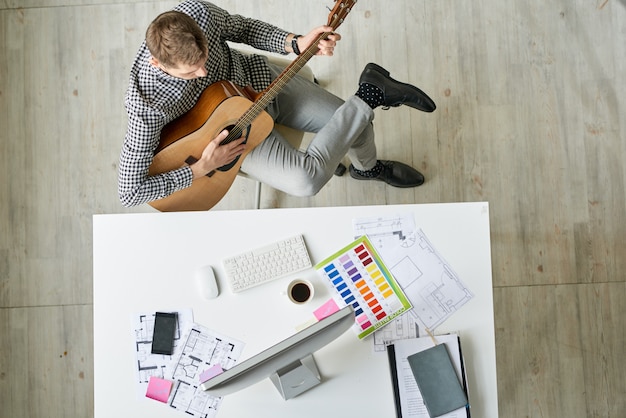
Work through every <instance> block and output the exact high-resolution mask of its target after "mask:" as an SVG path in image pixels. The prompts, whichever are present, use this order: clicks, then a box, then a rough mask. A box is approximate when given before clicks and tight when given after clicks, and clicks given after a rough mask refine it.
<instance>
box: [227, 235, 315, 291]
mask: <svg viewBox="0 0 626 418" xmlns="http://www.w3.org/2000/svg"><path fill="white" fill-rule="evenodd" d="M222 263H223V264H224V268H225V269H226V275H227V276H228V281H229V282H230V288H231V290H232V291H233V292H235V293H238V292H242V291H244V290H247V289H250V288H251V287H255V286H258V285H260V284H263V283H267V282H269V281H272V280H276V279H279V278H281V277H284V276H287V275H288V274H292V273H297V272H299V271H302V270H305V269H307V268H309V267H311V258H310V257H309V252H308V251H307V249H306V245H305V244H304V238H303V237H302V235H296V236H293V237H290V238H286V239H283V240H280V241H276V242H273V243H271V244H267V245H264V246H262V247H259V248H255V249H253V250H250V251H247V252H245V253H241V254H238V255H235V256H233V257H228V258H225V259H224V260H222Z"/></svg>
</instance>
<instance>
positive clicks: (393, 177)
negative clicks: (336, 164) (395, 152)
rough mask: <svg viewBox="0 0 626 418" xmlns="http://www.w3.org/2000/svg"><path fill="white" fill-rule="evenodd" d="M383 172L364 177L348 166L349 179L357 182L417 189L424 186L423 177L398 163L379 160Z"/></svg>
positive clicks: (351, 166) (411, 168)
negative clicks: (370, 181)
mask: <svg viewBox="0 0 626 418" xmlns="http://www.w3.org/2000/svg"><path fill="white" fill-rule="evenodd" d="M379 161H380V162H381V163H382V164H383V167H384V168H383V170H382V171H381V172H380V174H378V176H376V177H366V176H362V175H360V174H358V173H357V172H356V171H355V170H354V166H353V165H352V164H350V170H349V171H350V177H352V178H354V179H357V180H378V181H384V182H385V183H387V184H389V185H391V186H394V187H402V188H407V187H417V186H421V185H422V184H424V176H423V175H422V173H420V172H419V171H417V170H416V169H414V168H413V167H411V166H408V165H406V164H404V163H400V162H398V161H387V160H379Z"/></svg>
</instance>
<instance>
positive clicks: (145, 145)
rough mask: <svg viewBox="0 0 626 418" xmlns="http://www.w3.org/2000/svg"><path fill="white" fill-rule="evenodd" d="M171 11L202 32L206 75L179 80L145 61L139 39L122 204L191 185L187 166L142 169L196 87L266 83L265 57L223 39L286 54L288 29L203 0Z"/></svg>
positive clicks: (145, 53)
mask: <svg viewBox="0 0 626 418" xmlns="http://www.w3.org/2000/svg"><path fill="white" fill-rule="evenodd" d="M174 10H179V11H181V12H184V13H186V14H188V15H189V16H191V17H193V18H194V20H196V22H198V24H199V26H200V28H201V29H202V30H203V31H204V33H205V34H206V37H207V40H208V43H209V59H208V60H207V62H206V64H205V68H206V71H207V76H206V77H201V78H196V79H193V80H183V79H179V78H175V77H172V76H170V75H169V74H167V73H165V72H163V71H162V70H160V69H158V68H156V67H154V66H152V65H150V63H149V59H150V57H151V54H150V52H149V50H148V48H147V47H146V43H145V41H144V42H143V43H142V44H141V47H140V48H139V52H138V53H137V56H136V57H135V61H134V63H133V66H132V69H131V73H130V82H129V85H128V90H127V92H126V101H125V103H126V111H127V112H128V130H127V132H126V137H125V139H124V143H123V146H122V151H121V155H120V164H119V177H118V192H119V197H120V201H121V202H122V204H123V205H124V206H134V205H139V204H142V203H147V202H150V201H153V200H156V199H160V198H163V197H166V196H168V195H170V194H172V193H174V192H175V191H178V190H181V189H184V188H186V187H189V186H190V185H191V181H192V172H191V169H190V168H189V167H188V166H183V167H181V168H179V169H176V170H172V171H169V172H166V173H162V174H158V175H154V176H149V175H148V168H149V167H150V164H151V163H152V159H153V156H154V152H155V150H156V148H157V146H158V144H159V139H160V134H161V129H162V128H163V127H164V126H165V125H166V124H167V123H168V122H170V121H172V120H174V119H176V118H177V117H178V116H180V115H182V114H184V113H186V112H187V111H188V110H190V109H191V108H192V107H193V106H194V104H195V103H196V102H197V100H198V98H199V97H200V94H201V93H202V91H203V90H204V89H205V88H206V87H207V86H209V85H210V84H212V83H215V82H216V81H220V80H230V81H232V82H234V83H235V84H237V85H240V86H248V85H251V86H252V87H253V88H254V89H255V90H257V91H262V90H264V89H265V88H266V87H267V86H268V85H269V84H270V82H271V75H270V71H269V68H268V67H267V63H266V61H265V60H264V59H263V58H262V57H261V56H259V55H243V54H241V53H240V52H238V51H236V50H233V49H230V48H229V46H228V44H227V41H228V42H233V43H242V44H247V45H250V46H252V47H254V48H256V49H260V50H264V51H269V52H276V53H280V54H286V53H287V52H286V51H285V39H286V37H287V35H288V34H289V32H287V31H284V30H282V29H279V28H277V27H275V26H272V25H270V24H267V23H264V22H261V21H259V20H255V19H249V18H245V17H242V16H239V15H231V14H229V13H228V12H227V11H225V10H223V9H221V8H219V7H217V6H215V5H213V4H211V3H207V2H203V1H199V0H188V1H185V2H183V3H181V4H179V5H178V6H177V7H175V8H174Z"/></svg>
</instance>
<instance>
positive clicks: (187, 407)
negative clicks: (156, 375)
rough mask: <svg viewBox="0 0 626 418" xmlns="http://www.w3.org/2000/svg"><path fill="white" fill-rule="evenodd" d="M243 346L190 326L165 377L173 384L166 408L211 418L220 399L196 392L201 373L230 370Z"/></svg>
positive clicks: (203, 329)
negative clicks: (215, 367) (215, 369)
mask: <svg viewBox="0 0 626 418" xmlns="http://www.w3.org/2000/svg"><path fill="white" fill-rule="evenodd" d="M243 347H244V343H242V342H241V341H237V340H234V339H232V338H229V337H227V336H225V335H221V334H218V333H216V332H214V331H212V330H210V329H208V328H207V327H204V326H202V325H199V324H193V325H192V326H191V327H190V328H189V330H188V332H187V333H186V334H185V336H184V337H183V339H182V344H181V351H180V354H179V356H178V358H177V359H176V361H175V362H174V363H173V365H172V367H171V369H168V370H169V371H168V374H167V375H166V378H167V379H170V380H172V381H174V387H173V388H172V393H171V395H170V399H169V405H170V406H171V407H172V408H175V409H176V410H178V411H180V412H183V413H185V414H186V415H188V416H192V417H200V418H210V417H214V416H215V415H216V414H217V411H218V409H219V405H220V404H221V400H222V399H221V398H214V397H211V396H209V395H208V394H207V393H206V392H204V391H202V390H201V389H199V386H200V384H201V383H202V382H201V381H200V374H202V373H203V372H204V371H206V370H207V369H210V368H211V367H213V366H215V365H220V366H221V367H222V369H224V370H227V369H229V368H231V367H232V366H234V365H235V363H236V362H237V360H238V359H239V356H240V355H241V353H242V351H243Z"/></svg>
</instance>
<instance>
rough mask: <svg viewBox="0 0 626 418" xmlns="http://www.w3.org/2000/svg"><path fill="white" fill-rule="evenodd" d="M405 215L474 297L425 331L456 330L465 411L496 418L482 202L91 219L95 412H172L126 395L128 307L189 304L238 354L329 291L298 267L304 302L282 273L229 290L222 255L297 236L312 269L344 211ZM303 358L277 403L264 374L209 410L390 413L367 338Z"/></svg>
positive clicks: (378, 358)
mask: <svg viewBox="0 0 626 418" xmlns="http://www.w3.org/2000/svg"><path fill="white" fill-rule="evenodd" d="M407 212H411V213H413V214H414V215H415V222H416V224H417V227H419V228H421V229H422V230H424V232H425V233H426V235H427V236H428V238H429V239H430V241H431V242H432V244H433V245H434V246H435V247H436V248H437V249H438V250H439V252H440V253H441V254H442V255H443V257H444V258H445V259H446V260H447V261H448V262H449V263H450V264H451V266H452V267H453V268H454V269H455V271H456V272H457V273H458V275H459V276H460V277H461V279H462V280H463V281H464V282H465V283H466V285H467V286H468V287H469V288H470V289H471V290H472V291H473V292H474V294H475V297H474V298H473V299H472V300H471V301H470V302H469V303H468V304H466V305H465V306H464V307H462V309H461V312H458V313H456V314H455V315H453V316H452V317H451V318H449V319H448V320H447V321H446V322H444V323H443V324H442V325H441V326H439V327H438V328H437V330H436V331H437V333H444V332H446V331H457V330H458V331H460V332H461V341H462V344H463V351H464V357H465V360H466V364H467V371H468V377H469V389H470V402H471V405H472V414H473V416H477V417H496V416H497V415H498V404H497V382H496V361H495V338H494V324H493V296H492V285H491V252H490V251H491V250H490V239H489V206H488V204H487V203H484V202H481V203H458V204H457V203H455V204H428V205H389V206H359V207H337V208H304V209H269V210H252V211H213V212H192V213H151V214H128V215H96V216H94V222H93V232H94V374H95V381H94V390H95V393H94V398H95V399H94V401H95V417H96V418H103V417H112V416H120V415H123V416H151V417H172V418H175V417H177V416H182V415H181V413H180V412H176V411H174V410H172V409H171V408H168V407H166V406H164V405H163V404H160V403H158V402H156V401H152V400H148V399H145V400H144V399H138V398H137V394H136V392H137V391H136V388H135V374H134V369H133V363H134V361H135V359H134V352H133V350H132V344H133V340H132V333H131V319H130V318H131V316H132V315H133V314H136V313H138V312H150V311H156V310H178V309H182V308H192V309H193V315H194V321H195V322H197V323H200V324H202V325H204V326H206V327H208V328H210V329H213V330H215V331H217V332H219V333H222V334H224V335H228V336H230V337H232V338H235V339H238V340H241V341H244V342H245V343H246V347H245V349H244V351H243V355H242V357H241V358H240V361H241V360H244V359H246V358H248V357H251V356H252V355H254V354H256V353H258V352H260V351H262V350H263V349H265V348H267V347H269V346H271V345H273V344H275V343H277V342H279V341H281V340H283V339H284V338H286V337H288V336H290V335H292V334H294V333H295V328H296V327H297V326H299V325H301V324H303V323H305V322H307V321H309V320H310V319H311V317H312V311H313V310H314V309H316V308H317V307H319V306H320V305H322V304H323V303H324V302H325V301H326V300H328V299H329V298H330V297H331V294H330V291H329V290H328V289H327V287H326V286H325V284H324V283H322V281H321V279H320V278H319V277H318V276H317V273H316V272H315V271H314V270H313V269H309V270H307V271H304V272H302V273H301V274H297V275H296V276H297V277H303V278H306V279H308V280H310V281H312V282H313V283H314V286H315V297H314V299H313V300H312V301H310V302H308V303H306V304H304V305H300V306H298V305H294V304H292V303H290V302H289V301H288V300H287V298H286V297H285V296H284V295H283V294H282V291H283V288H284V287H285V286H286V284H287V283H288V282H289V281H290V280H291V279H292V278H293V277H290V278H284V279H280V280H277V281H275V282H272V283H269V284H266V285H263V286H261V287H259V288H255V289H251V290H248V291H246V292H244V293H241V294H237V295H234V294H232V293H231V292H230V291H229V290H228V285H227V284H226V282H225V280H224V277H225V275H224V270H223V267H222V266H221V260H222V259H223V258H224V257H226V256H229V255H232V254H236V253H238V252H241V251H244V250H246V249H249V248H253V247H257V246H261V245H264V244H267V243H268V242H271V241H272V240H275V239H279V238H284V237H287V236H291V235H294V234H297V233H302V234H303V235H304V238H305V241H306V243H307V247H308V249H309V253H310V255H311V259H312V261H313V263H314V264H315V263H317V262H319V261H321V260H322V259H324V258H325V257H327V256H328V255H331V254H332V253H334V252H335V251H337V250H339V249H340V248H342V247H343V246H344V245H346V244H348V243H350V242H351V241H352V240H353V232H352V220H353V219H354V218H357V217H358V218H361V217H368V216H377V215H384V214H395V213H398V214H400V213H407ZM206 264H210V265H212V266H213V267H214V269H215V272H216V275H217V277H218V283H219V287H220V296H219V297H217V298H216V299H213V300H210V301H207V300H205V299H202V297H201V296H199V294H198V292H197V289H196V286H195V285H194V283H193V277H192V276H193V274H192V273H193V271H194V270H195V269H196V268H197V267H199V266H202V265H206ZM294 277H295V276H294ZM258 312H262V313H263V314H262V315H259V314H258ZM315 358H316V362H317V364H318V367H319V369H320V372H321V374H322V376H323V379H324V383H323V384H322V385H320V386H318V387H316V388H314V389H312V390H310V391H308V392H306V393H304V394H302V395H300V396H299V397H297V398H295V399H292V400H289V401H284V400H283V399H282V398H281V397H280V395H279V394H278V392H277V391H276V389H275V387H274V386H273V385H272V384H271V382H270V381H269V380H268V379H265V380H264V381H262V382H260V383H258V384H256V385H253V386H251V387H249V388H247V389H245V390H243V391H241V392H239V393H236V394H233V395H229V396H227V397H226V398H225V399H224V401H223V403H222V407H221V409H220V411H219V413H218V417H244V416H252V415H253V411H259V410H264V411H267V412H268V413H271V415H272V416H275V417H279V416H286V417H294V416H298V417H307V416H311V417H319V416H320V415H321V414H324V413H326V414H328V413H329V412H331V411H332V416H352V417H355V416H364V417H366V416H387V417H389V416H394V404H393V394H392V388H391V381H390V377H389V366H388V362H387V357H386V355H385V354H381V353H374V352H373V350H372V341H371V339H370V338H368V339H365V340H364V341H360V340H358V338H357V337H356V335H355V334H354V333H352V331H347V332H346V333H345V334H344V335H342V336H341V337H340V338H339V339H337V340H336V341H334V342H333V343H331V344H330V345H328V346H327V347H325V348H323V349H322V350H320V351H319V352H317V353H316V355H315Z"/></svg>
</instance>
